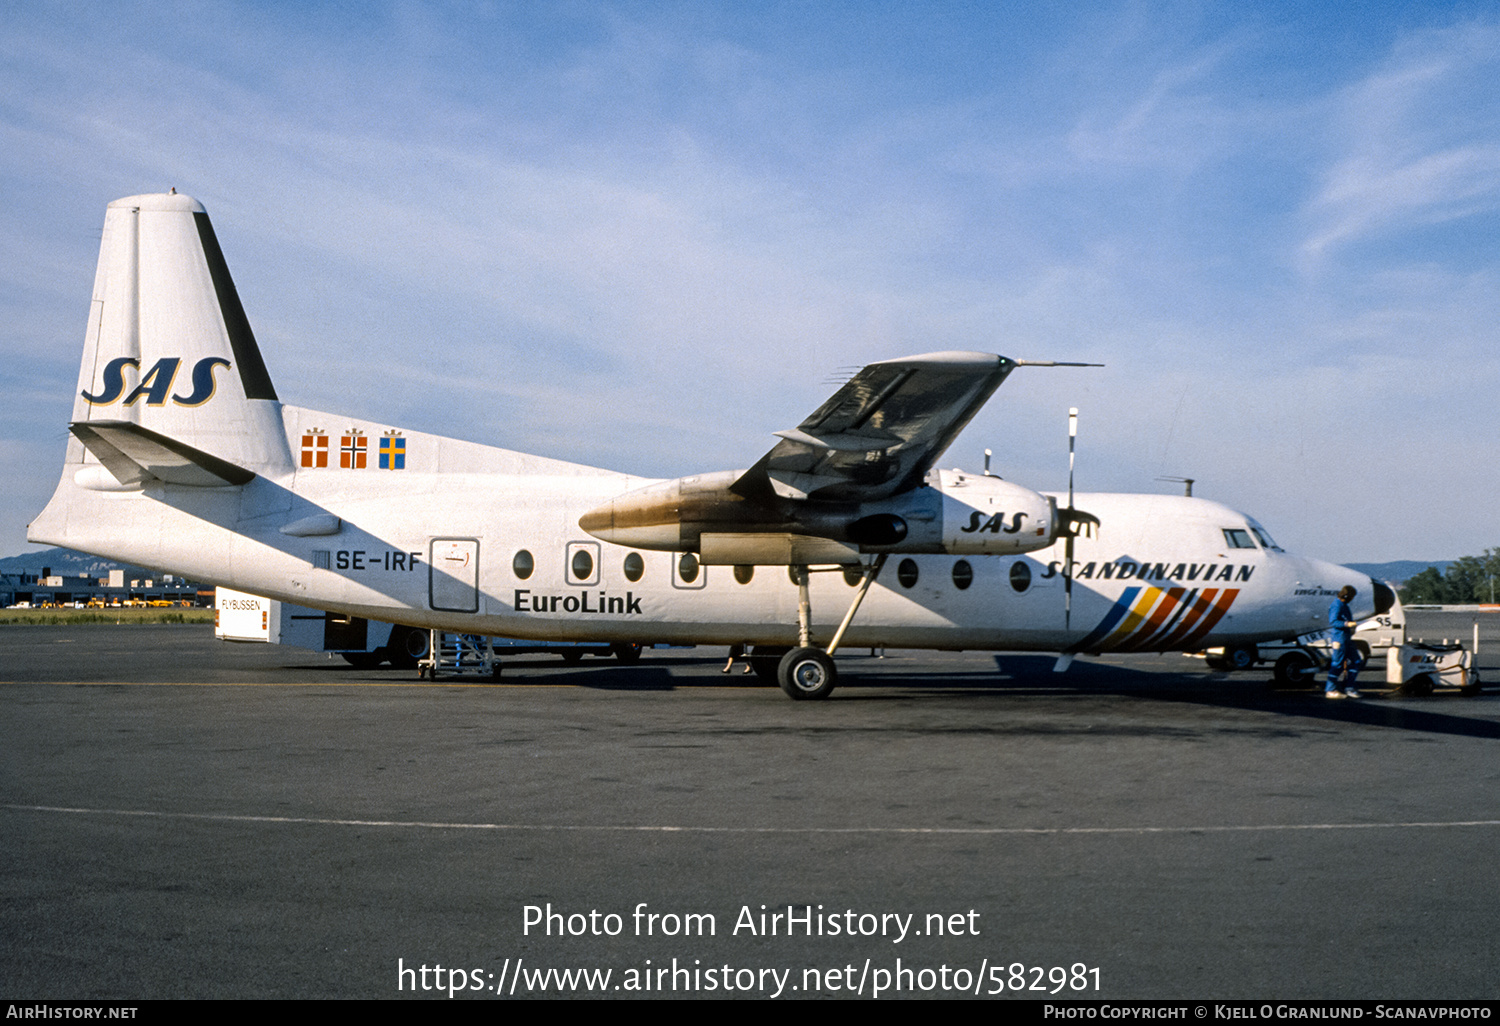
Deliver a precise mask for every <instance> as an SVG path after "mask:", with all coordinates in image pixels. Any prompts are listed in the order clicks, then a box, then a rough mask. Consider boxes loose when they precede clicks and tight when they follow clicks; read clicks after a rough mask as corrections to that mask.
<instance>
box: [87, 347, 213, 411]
mask: <svg viewBox="0 0 1500 1026" xmlns="http://www.w3.org/2000/svg"><path fill="white" fill-rule="evenodd" d="M180 366H182V360H181V359H180V358H179V357H176V356H167V357H163V358H162V359H160V360H157V361H156V363H155V364H153V365H152V367H151V369H150V370H148V371H147V372H146V373H145V374H143V375H141V376H140V379H139V380H138V382H137V383H136V386H135V388H133V389H131V390H130V394H129V395H128V396H126V397H125V405H126V406H131V405H134V404H135V402H136V400H137V399H141V398H144V399H145V400H146V405H147V406H165V405H166V402H167V397H168V396H169V395H171V393H172V383H173V382H174V381H176V380H177V369H178V368H179V367H180ZM221 366H222V367H228V366H229V361H228V360H226V359H224V358H223V357H222V356H206V357H204V358H203V359H201V360H199V361H198V362H197V363H195V364H193V377H192V386H193V388H192V391H191V392H189V393H188V394H187V395H171V398H172V402H173V403H175V404H176V405H178V406H202V405H203V404H204V403H206V402H208V401H209V400H210V399H212V398H213V397H214V391H215V389H216V388H217V387H218V383H217V382H216V381H215V380H214V368H216V367H221ZM126 367H134V368H135V369H136V371H137V373H139V371H140V369H141V361H140V359H139V358H138V357H134V356H117V357H115V358H114V359H113V360H111V361H109V363H107V364H105V366H104V386H103V387H102V388H101V389H100V390H99V394H98V395H90V394H89V393H88V392H80V393H78V394H79V395H81V396H83V398H84V399H85V400H86V401H87V402H89V403H90V404H92V405H94V406H109V405H110V404H111V403H114V402H116V401H118V400H119V398H120V396H121V395H122V394H123V393H124V392H125V368H126Z"/></svg>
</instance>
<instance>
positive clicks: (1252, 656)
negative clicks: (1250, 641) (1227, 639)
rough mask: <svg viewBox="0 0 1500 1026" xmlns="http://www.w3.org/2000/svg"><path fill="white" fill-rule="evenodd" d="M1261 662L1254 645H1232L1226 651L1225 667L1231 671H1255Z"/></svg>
mask: <svg viewBox="0 0 1500 1026" xmlns="http://www.w3.org/2000/svg"><path fill="white" fill-rule="evenodd" d="M1259 661H1260V653H1259V652H1258V651H1256V649H1255V646H1254V645H1232V646H1231V647H1229V648H1226V649H1225V650H1224V665H1225V667H1226V668H1228V669H1230V670H1253V669H1254V668H1255V664H1256V663H1258V662H1259Z"/></svg>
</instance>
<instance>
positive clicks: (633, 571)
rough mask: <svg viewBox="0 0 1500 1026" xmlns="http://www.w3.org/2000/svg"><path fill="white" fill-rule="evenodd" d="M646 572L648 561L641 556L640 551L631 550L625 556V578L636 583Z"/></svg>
mask: <svg viewBox="0 0 1500 1026" xmlns="http://www.w3.org/2000/svg"><path fill="white" fill-rule="evenodd" d="M645 572H646V561H645V560H644V559H642V558H641V554H640V553H639V552H630V553H627V554H626V556H625V579H626V580H627V581H630V582H632V583H634V582H635V581H639V580H640V579H641V575H642V574H644V573H645Z"/></svg>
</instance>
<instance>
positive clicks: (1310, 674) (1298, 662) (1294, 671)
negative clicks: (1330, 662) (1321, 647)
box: [1276, 651, 1318, 688]
mask: <svg viewBox="0 0 1500 1026" xmlns="http://www.w3.org/2000/svg"><path fill="white" fill-rule="evenodd" d="M1317 677H1318V668H1317V666H1316V665H1315V664H1314V663H1313V660H1312V656H1310V655H1308V654H1307V653H1306V652H1298V651H1292V652H1288V653H1286V654H1285V655H1283V656H1282V657H1281V658H1280V659H1278V660H1276V683H1277V685H1278V686H1280V687H1284V688H1305V687H1311V686H1312V684H1313V682H1314V681H1316V680H1317Z"/></svg>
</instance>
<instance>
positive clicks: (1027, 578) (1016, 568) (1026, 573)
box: [1010, 560, 1031, 592]
mask: <svg viewBox="0 0 1500 1026" xmlns="http://www.w3.org/2000/svg"><path fill="white" fill-rule="evenodd" d="M1010 586H1011V587H1012V588H1014V589H1015V590H1016V591H1018V592H1022V591H1025V590H1026V589H1027V588H1029V587H1031V566H1030V564H1028V563H1027V562H1026V561H1025V560H1017V561H1016V562H1014V563H1012V564H1011V565H1010Z"/></svg>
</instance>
